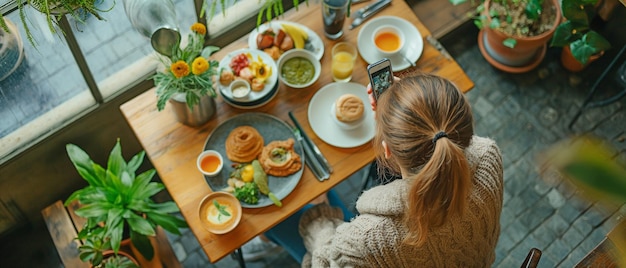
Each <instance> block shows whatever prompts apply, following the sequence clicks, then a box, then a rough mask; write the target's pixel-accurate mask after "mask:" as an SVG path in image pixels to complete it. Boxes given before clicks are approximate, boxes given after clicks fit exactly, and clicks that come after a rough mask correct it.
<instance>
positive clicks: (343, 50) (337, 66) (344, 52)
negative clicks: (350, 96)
mask: <svg viewBox="0 0 626 268" xmlns="http://www.w3.org/2000/svg"><path fill="white" fill-rule="evenodd" d="M356 54H357V53H356V47H355V46H354V45H353V44H350V43H347V42H339V43H337V44H335V46H333V50H332V57H333V58H332V64H331V66H332V70H333V80H335V82H349V81H350V80H351V79H352V70H353V69H354V62H355V60H356Z"/></svg>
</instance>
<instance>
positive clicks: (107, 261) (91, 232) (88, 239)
mask: <svg viewBox="0 0 626 268" xmlns="http://www.w3.org/2000/svg"><path fill="white" fill-rule="evenodd" d="M77 239H80V240H81V241H83V244H82V245H81V246H79V247H78V250H79V251H80V254H79V258H80V259H81V260H82V261H84V262H89V263H90V264H91V266H92V267H111V268H113V267H118V268H119V267H126V268H136V267H139V263H138V262H137V260H136V259H135V258H133V257H132V256H131V255H130V254H128V253H126V252H124V251H118V252H115V251H113V250H111V240H110V238H108V237H106V236H105V228H104V227H103V226H96V227H95V228H91V229H90V228H84V229H83V230H81V232H80V234H79V235H78V237H77Z"/></svg>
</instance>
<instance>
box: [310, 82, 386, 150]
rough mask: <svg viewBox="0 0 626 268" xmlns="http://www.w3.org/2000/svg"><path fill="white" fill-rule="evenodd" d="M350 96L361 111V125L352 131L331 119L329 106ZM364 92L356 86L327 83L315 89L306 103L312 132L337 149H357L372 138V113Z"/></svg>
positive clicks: (363, 89) (360, 86)
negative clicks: (354, 96) (362, 108)
mask: <svg viewBox="0 0 626 268" xmlns="http://www.w3.org/2000/svg"><path fill="white" fill-rule="evenodd" d="M347 93H350V94H354V95H356V96H358V97H359V98H361V100H362V101H363V105H365V110H364V111H363V117H364V119H363V123H361V124H360V125H359V126H358V127H356V128H354V129H350V130H347V129H343V128H342V127H340V126H339V125H338V124H336V123H335V122H334V121H333V120H334V119H333V118H332V114H331V106H333V105H334V104H335V100H337V98H339V97H340V96H341V95H343V94H347ZM369 103H370V101H369V97H368V96H367V89H366V88H365V87H364V86H363V85H361V84H357V83H352V82H348V83H330V84H328V85H326V86H324V87H322V88H321V89H320V90H318V91H317V92H316V93H315V95H313V98H311V101H310V102H309V110H308V119H309V124H311V128H312V129H313V132H315V134H316V135H317V136H318V137H319V138H320V139H322V140H323V141H324V142H326V143H328V144H330V145H332V146H336V147H340V148H353V147H357V146H361V145H363V144H365V143H367V142H369V141H370V140H371V139H372V138H374V133H375V130H374V126H375V121H374V111H372V109H371V107H370V104H369Z"/></svg>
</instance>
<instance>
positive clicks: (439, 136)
mask: <svg viewBox="0 0 626 268" xmlns="http://www.w3.org/2000/svg"><path fill="white" fill-rule="evenodd" d="M443 137H446V138H447V137H448V134H446V133H445V132H443V131H439V132H438V133H437V134H435V137H434V138H433V144H434V143H437V140H438V139H441V138H443Z"/></svg>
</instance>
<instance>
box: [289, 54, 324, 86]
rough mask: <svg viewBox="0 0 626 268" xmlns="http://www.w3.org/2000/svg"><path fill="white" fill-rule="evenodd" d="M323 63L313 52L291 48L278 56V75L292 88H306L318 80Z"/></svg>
mask: <svg viewBox="0 0 626 268" xmlns="http://www.w3.org/2000/svg"><path fill="white" fill-rule="evenodd" d="M321 71H322V65H321V64H320V62H319V60H317V58H316V57H315V55H314V54H313V52H310V51H308V50H304V49H291V50H288V51H287V52H285V53H283V54H282V55H281V56H280V58H278V77H279V78H280V81H282V82H283V84H285V85H287V86H288V87H292V88H305V87H308V86H310V85H312V84H313V83H315V81H317V79H318V78H319V77H320V73H321Z"/></svg>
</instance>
